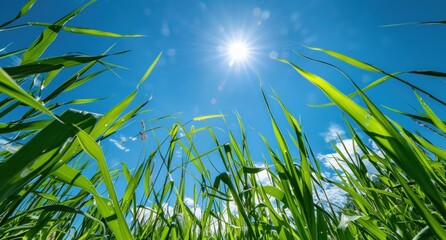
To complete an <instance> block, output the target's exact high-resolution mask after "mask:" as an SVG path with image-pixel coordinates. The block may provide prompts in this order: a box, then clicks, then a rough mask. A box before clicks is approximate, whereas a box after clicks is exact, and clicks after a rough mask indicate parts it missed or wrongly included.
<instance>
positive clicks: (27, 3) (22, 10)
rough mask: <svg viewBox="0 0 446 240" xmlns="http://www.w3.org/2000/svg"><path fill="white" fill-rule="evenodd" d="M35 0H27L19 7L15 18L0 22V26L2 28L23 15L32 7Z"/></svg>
mask: <svg viewBox="0 0 446 240" xmlns="http://www.w3.org/2000/svg"><path fill="white" fill-rule="evenodd" d="M36 1H37V0H29V1H28V2H26V3H25V4H24V5H23V6H22V8H21V9H20V12H19V13H18V14H17V16H16V17H15V18H13V19H11V20H9V21H7V22H5V23H3V24H1V25H0V28H3V27H4V26H7V25H9V24H11V23H12V22H14V21H15V20H17V19H19V18H21V17H22V16H23V15H25V14H26V13H27V12H28V11H29V10H30V9H31V8H32V7H33V5H34V3H35V2H36Z"/></svg>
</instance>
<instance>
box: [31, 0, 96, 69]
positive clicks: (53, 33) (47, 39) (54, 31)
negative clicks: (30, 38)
mask: <svg viewBox="0 0 446 240" xmlns="http://www.w3.org/2000/svg"><path fill="white" fill-rule="evenodd" d="M95 1H96V0H91V1H90V2H87V3H86V4H84V5H83V6H81V7H80V8H78V9H76V10H74V11H73V12H71V13H69V14H68V15H66V16H65V17H63V18H61V19H60V20H58V21H57V22H55V23H54V24H53V25H51V26H50V27H48V28H46V29H45V30H44V31H43V32H42V34H41V35H40V36H39V37H38V38H37V39H36V40H35V41H34V42H33V43H32V44H31V46H29V48H28V49H27V50H26V51H25V53H24V54H23V56H22V64H25V63H29V62H32V61H34V60H36V59H38V58H39V57H40V56H41V55H42V54H43V53H44V52H45V50H46V49H47V48H48V46H49V45H50V44H51V43H52V42H53V41H54V40H55V39H56V37H57V35H58V34H59V32H60V30H61V26H63V25H65V24H66V23H67V22H68V21H69V20H70V19H72V18H73V17H75V16H76V15H77V14H78V13H80V12H81V11H82V10H83V9H84V8H86V7H87V6H89V5H90V4H92V3H94V2H95Z"/></svg>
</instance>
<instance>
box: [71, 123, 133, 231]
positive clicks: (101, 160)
mask: <svg viewBox="0 0 446 240" xmlns="http://www.w3.org/2000/svg"><path fill="white" fill-rule="evenodd" d="M76 135H77V137H78V139H79V143H80V145H81V147H82V149H83V150H84V151H85V152H86V153H87V154H88V155H90V156H91V157H92V158H94V159H95V160H96V161H97V163H98V166H99V170H100V171H101V174H102V178H103V179H104V182H105V186H106V188H107V192H108V195H109V196H110V198H111V200H112V203H113V204H112V206H113V209H114V210H115V214H116V217H117V221H118V223H119V227H120V231H121V234H122V235H123V237H124V239H133V236H132V234H131V232H130V229H129V227H128V225H127V223H126V221H125V219H124V215H123V214H122V211H121V207H120V204H119V201H118V197H117V195H116V191H115V186H114V184H113V180H112V178H111V176H110V172H109V168H108V167H107V161H106V160H105V156H104V153H103V152H102V149H101V147H100V146H99V144H98V143H97V142H96V141H95V140H94V139H93V138H92V137H91V136H90V135H88V133H86V132H84V131H83V130H82V129H78V132H77V134H76Z"/></svg>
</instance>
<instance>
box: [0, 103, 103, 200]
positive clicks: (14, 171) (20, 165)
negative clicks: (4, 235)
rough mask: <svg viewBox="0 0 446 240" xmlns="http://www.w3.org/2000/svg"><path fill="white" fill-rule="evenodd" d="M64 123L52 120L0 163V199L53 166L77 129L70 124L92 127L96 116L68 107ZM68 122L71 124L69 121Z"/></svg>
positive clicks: (63, 119)
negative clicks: (70, 109) (69, 109)
mask: <svg viewBox="0 0 446 240" xmlns="http://www.w3.org/2000/svg"><path fill="white" fill-rule="evenodd" d="M61 121H63V122H64V123H61V122H59V121H57V120H53V122H52V123H50V124H49V125H48V126H47V127H45V128H44V129H43V130H41V131H40V132H39V133H38V134H37V135H36V136H34V137H33V138H32V139H31V140H30V141H29V142H27V143H26V144H25V145H24V146H22V147H21V148H20V149H19V150H18V151H17V152H16V153H15V154H13V155H12V156H11V157H10V158H8V159H5V160H4V161H3V162H2V165H1V166H0V175H1V176H3V177H2V178H1V179H0V202H1V201H3V200H5V199H6V198H8V197H9V196H11V194H14V193H16V192H17V191H20V187H23V186H24V185H25V184H26V183H28V182H29V181H31V180H32V179H34V178H35V177H37V176H38V174H40V173H42V172H43V171H45V170H47V169H49V168H51V167H52V165H54V164H56V163H57V162H58V161H59V158H60V157H61V155H63V154H64V153H65V152H66V150H67V149H68V145H70V143H71V141H72V138H73V137H75V135H76V132H75V131H74V130H73V129H72V128H71V126H70V125H69V124H76V125H78V127H79V128H83V129H86V128H90V127H91V126H92V125H93V124H94V123H95V122H96V119H95V118H94V116H92V115H91V114H84V113H80V112H75V111H67V112H65V113H64V114H62V115H61ZM67 124H68V125H67Z"/></svg>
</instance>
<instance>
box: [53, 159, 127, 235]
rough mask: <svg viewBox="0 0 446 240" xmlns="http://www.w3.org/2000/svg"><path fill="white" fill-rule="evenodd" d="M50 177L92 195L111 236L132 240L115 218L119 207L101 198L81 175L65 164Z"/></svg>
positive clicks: (89, 182) (120, 222) (125, 225)
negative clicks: (111, 233)
mask: <svg viewBox="0 0 446 240" xmlns="http://www.w3.org/2000/svg"><path fill="white" fill-rule="evenodd" d="M51 175H52V176H53V177H54V178H56V179H57V180H59V181H62V182H65V183H67V184H70V185H73V186H77V187H79V188H81V189H82V190H84V191H86V192H88V193H90V194H92V195H93V197H94V203H95V205H96V206H97V208H98V210H99V212H100V213H101V215H102V217H103V218H104V219H105V221H106V223H107V225H108V226H109V228H110V230H111V231H112V232H113V234H115V236H116V238H117V239H120V240H121V239H122V240H125V239H133V237H132V235H131V234H130V233H129V232H127V231H125V229H126V228H127V229H128V227H127V223H125V222H124V223H123V222H122V221H121V220H119V218H118V217H117V214H116V212H115V210H116V208H119V205H118V206H113V205H112V204H111V202H110V200H108V199H106V198H104V197H102V196H101V195H100V194H99V193H98V192H97V190H96V188H95V186H94V185H93V183H92V182H91V181H90V180H88V178H86V177H85V176H84V175H82V173H80V172H79V171H77V170H76V169H74V168H72V167H70V166H68V165H66V164H63V165H62V166H61V167H60V168H59V169H57V170H56V171H55V172H53V173H52V174H51ZM122 224H124V226H123V225H122Z"/></svg>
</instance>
